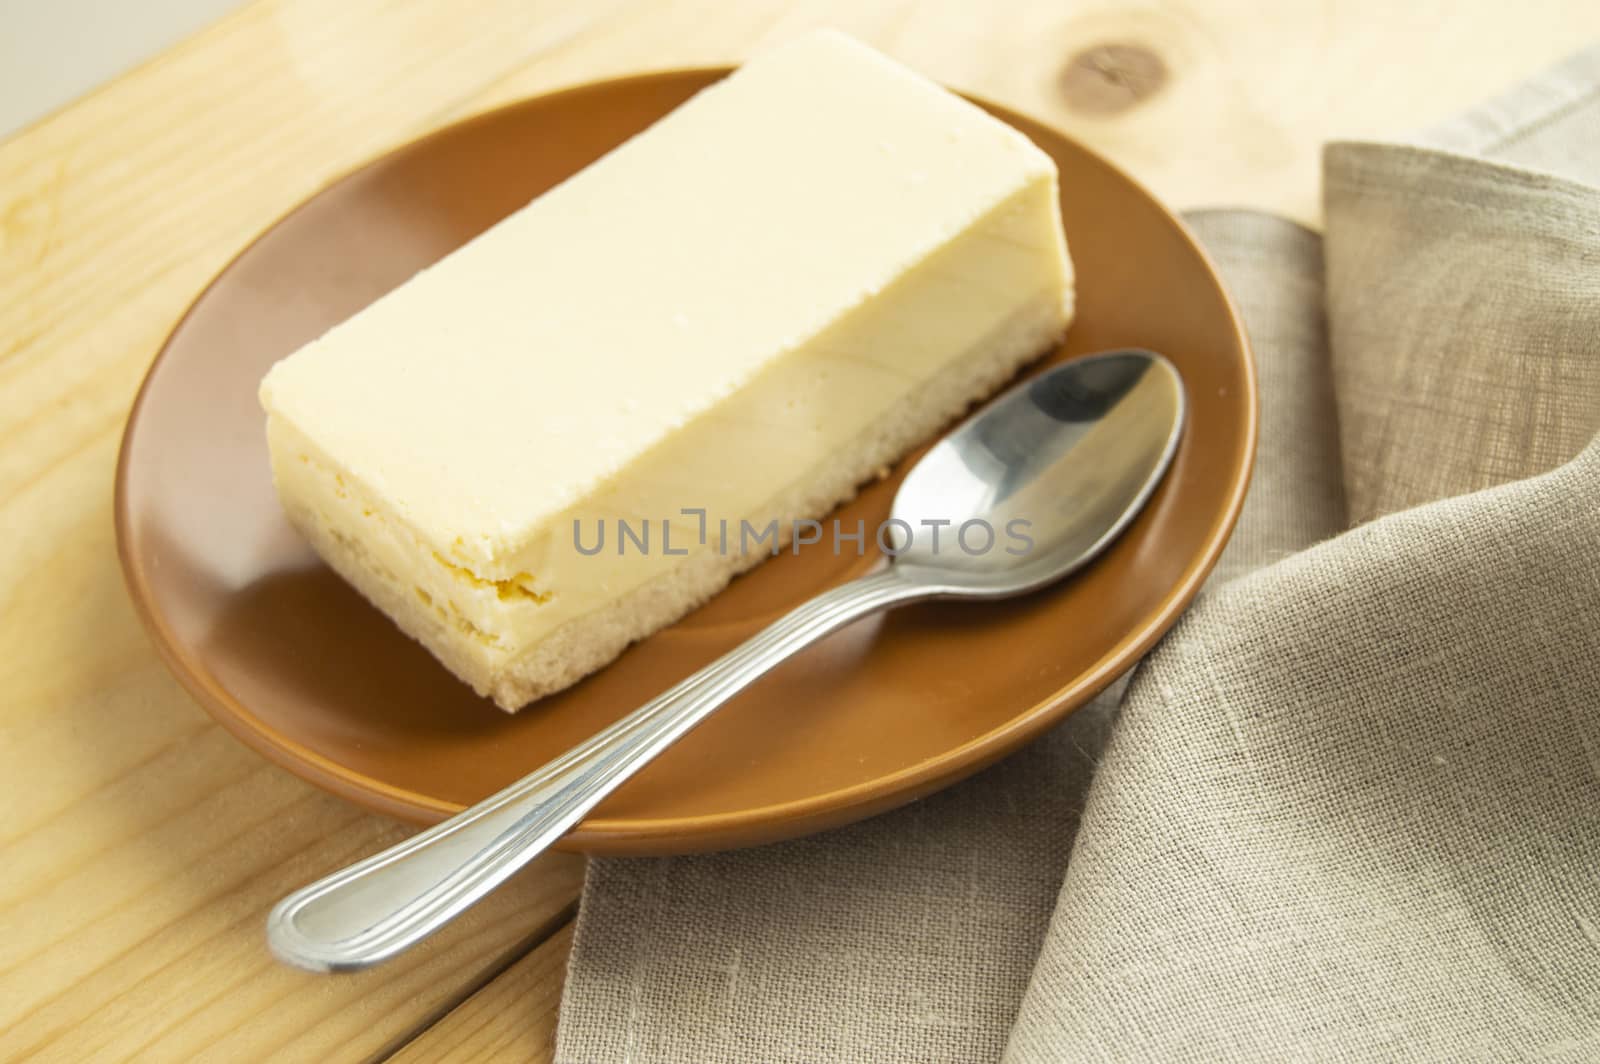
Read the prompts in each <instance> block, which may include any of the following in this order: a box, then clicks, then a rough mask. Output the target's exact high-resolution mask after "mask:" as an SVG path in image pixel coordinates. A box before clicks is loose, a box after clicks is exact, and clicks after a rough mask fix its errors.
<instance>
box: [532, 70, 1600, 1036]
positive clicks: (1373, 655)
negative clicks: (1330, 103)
mask: <svg viewBox="0 0 1600 1064" xmlns="http://www.w3.org/2000/svg"><path fill="white" fill-rule="evenodd" d="M1324 184H1325V197H1326V210H1325V215H1326V221H1325V226H1326V235H1325V237H1322V238H1319V237H1318V236H1317V235H1315V234H1313V233H1311V232H1309V231H1307V230H1305V229H1302V228H1300V227H1298V226H1295V225H1293V224H1291V223H1289V222H1286V221H1283V220H1280V219H1276V218H1272V217H1269V216H1265V215H1261V214H1255V213H1250V212H1240V211H1207V212H1199V213H1196V214H1193V215H1191V216H1190V217H1189V222H1190V224H1191V225H1192V226H1193V227H1194V229H1195V231H1196V232H1197V233H1198V235H1199V236H1200V238H1201V239H1202V241H1203V242H1204V243H1205V244H1206V245H1207V246H1208V248H1209V249H1210V250H1211V252H1212V254H1213V255H1214V256H1215V257H1216V259H1217V261H1218V264H1219V266H1220V268H1221V269H1222V271H1223V273H1224V274H1225V275H1226V277H1227V279H1228V281H1229V283H1230V286H1231V287H1232V290H1233V292H1234V294H1235V297H1236V298H1237V300H1238V301H1239V304H1240V307H1241V310H1242V312H1243V315H1244V318H1245V321H1246V324H1247V327H1248V328H1249V330H1250V332H1251V336H1252V340H1253V342H1254V344H1255V348H1256V354H1257V358H1258V361H1259V368H1260V374H1261V390H1262V418H1263V424H1262V434H1261V442H1260V453H1259V458H1258V464H1257V470H1256V476H1255V482H1254V486H1253V488H1252V491H1251V494H1250V497H1249V499H1248V501H1247V503H1246V507H1245V511H1244V514H1243V516H1242V517H1241V520H1240V523H1239V528H1238V532H1237V533H1236V535H1235V537H1234V540H1233V541H1232V543H1231V544H1230V546H1229V548H1228V551H1227V553H1226V555H1225V556H1224V558H1223V561H1222V564H1221V565H1220V566H1219V568H1218V571H1217V572H1216V574H1215V575H1214V576H1213V578H1212V581H1211V583H1210V584H1209V585H1208V588H1207V590H1206V592H1205V593H1204V594H1203V595H1202V596H1201V598H1200V599H1199V600H1198V601H1197V603H1196V604H1195V606H1194V607H1193V608H1192V609H1191V610H1190V611H1189V613H1188V614H1187V615H1186V616H1185V618H1184V619H1183V620H1182V621H1181V622H1180V623H1179V624H1178V626H1177V627H1175V628H1174V630H1173V631H1172V632H1171V633H1170V634H1169V635H1168V637H1167V638H1166V639H1165V640H1164V641H1163V642H1162V644H1161V645H1160V646H1159V647H1158V648H1157V649H1156V651H1155V652H1154V653H1153V654H1152V655H1151V656H1150V657H1149V658H1148V659H1147V660H1146V661H1145V662H1144V663H1143V664H1142V665H1141V667H1140V668H1139V669H1138V670H1137V672H1136V674H1135V676H1134V677H1133V679H1132V681H1131V683H1129V684H1126V685H1124V686H1122V687H1119V688H1118V689H1115V690H1113V691H1112V692H1109V693H1108V694H1107V695H1105V696H1102V698H1101V699H1100V700H1098V701H1097V702H1096V703H1095V704H1093V705H1091V706H1089V707H1086V708H1085V709H1083V710H1082V711H1080V712H1079V713H1077V714H1075V715H1074V716H1073V717H1071V718H1069V719H1068V720H1067V721H1065V722H1064V723H1063V724H1062V725H1061V726H1060V727H1059V728H1057V729H1056V730H1055V731H1054V732H1052V733H1051V734H1050V735H1048V736H1046V737H1045V738H1043V739H1041V740H1040V741H1038V742H1036V743H1035V744H1033V745H1032V746H1030V747H1029V748H1027V749H1025V750H1024V751H1022V752H1020V753H1019V754H1017V755H1015V756H1013V757H1012V758H1010V759H1008V760H1007V761H1005V762H1003V763H1002V764H1000V765H998V766H996V767H995V768H992V769H990V770H988V771H987V772H985V773H983V774H981V775H979V776H977V777H975V778H974V779H972V780H970V781H968V782H967V783H965V784H962V785H960V786H957V787H955V788H952V789H950V790H948V791H946V792H944V793H943V794H940V795H937V796H935V797H933V798H930V799H927V800H924V801H922V802H919V803H917V804H915V805H913V806H910V807H908V808H905V809H902V810H899V811H897V812H894V813H891V814H887V815H885V816H882V817H878V818H876V819H874V820H871V821H868V822H865V823H862V824H858V825H854V826H852V827H849V828H845V829H842V830H838V831H834V832H830V833H827V834H825V835H820V836H816V837H813V838H809V839H801V840H797V841H794V842H790V843H784V844H780V845H775V846H768V847H763V848H760V849H754V850H745V851H739V852H732V853H723V854H711V855H702V856H693V857H680V858H667V859H636V860H616V859H607V860H596V861H593V862H591V864H590V866H589V873H588V878H587V881H586V884H585V888H584V893H583V898H582V902H581V907H580V910H579V917H578V926H577V935H576V940H575V944H574V949H573V954H572V960H571V964H570V968H569V971H568V977H567V984H566V990H565V993H564V997H563V1002H562V1009H561V1026H560V1030H559V1035H558V1045H557V1059H559V1060H561V1061H565V1062H585V1064H587V1062H594V1061H613V1060H626V1061H696V1062H716V1061H751V1060H762V1061H855V1060H861V1061H878V1060H919V1061H982V1060H995V1059H1001V1058H1004V1059H1005V1060H1008V1061H1017V1062H1032V1061H1039V1060H1124V1059H1152V1060H1196V1061H1201V1060H1213V1059H1217V1058H1225V1057H1236V1058H1239V1057H1242V1058H1257V1059H1259V1058H1270V1059H1291V1058H1292V1059H1308V1060H1315V1059H1354V1060H1366V1059H1374V1058H1379V1059H1413V1060H1441V1059H1450V1060H1472V1059H1476V1060H1494V1061H1505V1060H1515V1059H1533V1058H1537V1059H1568V1060H1592V1059H1600V774H1597V770H1600V441H1597V442H1595V443H1592V444H1591V443H1590V440H1591V437H1593V435H1594V433H1595V431H1596V429H1597V428H1600V187H1597V186H1600V48H1596V49H1593V50H1591V51H1589V52H1586V53H1583V54H1581V55H1579V56H1577V57H1574V58H1573V59H1572V60H1570V61H1568V62H1567V63H1564V64H1562V65H1561V66H1560V67H1558V68H1556V69H1555V70H1553V71H1550V72H1548V73H1547V74H1545V75H1542V76H1541V77H1539V78H1536V79H1534V80H1532V81H1530V82H1529V83H1527V84H1525V85H1523V86H1520V87H1518V88H1517V89H1515V90H1513V91H1512V92H1510V93H1508V94H1506V95H1505V96H1503V97H1501V98H1498V99H1496V100H1494V101H1491V102H1490V103H1489V104H1486V105H1484V106H1482V107H1480V108H1478V109H1476V110H1474V111H1473V112H1471V113H1470V114H1468V115H1466V116H1463V117H1462V118H1460V119H1458V120H1456V121H1453V122H1450V123H1448V124H1446V125H1444V126H1440V127H1438V128H1436V129H1433V130H1430V131H1428V132H1427V133H1426V134H1424V135H1423V136H1421V137H1420V138H1418V140H1417V141H1416V142H1415V143H1412V144H1366V143H1341V144H1334V145H1330V146H1329V148H1328V150H1327V152H1326V155H1325V174H1324Z"/></svg>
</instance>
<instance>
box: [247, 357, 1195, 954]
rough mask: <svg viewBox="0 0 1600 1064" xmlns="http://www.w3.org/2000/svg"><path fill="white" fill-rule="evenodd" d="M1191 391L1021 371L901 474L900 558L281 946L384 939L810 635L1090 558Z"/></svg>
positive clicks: (519, 858)
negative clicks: (1022, 376) (1024, 377)
mask: <svg viewBox="0 0 1600 1064" xmlns="http://www.w3.org/2000/svg"><path fill="white" fill-rule="evenodd" d="M1184 408H1185V402H1184V395H1183V385H1182V381H1181V380H1180V378H1179V376H1178V373H1177V370H1175V369H1174V368H1173V367H1172V364H1171V363H1169V362H1168V361H1167V360H1166V359H1164V358H1162V357H1161V356H1160V355H1156V354H1153V353H1151V352H1148V351H1112V352H1106V353H1103V354H1099V355H1092V356H1089V357H1086V358H1080V359H1076V360H1074V361H1071V362H1068V363H1065V364H1063V365H1061V366H1058V367H1056V368H1054V369H1052V370H1050V371H1048V372H1046V373H1043V374H1040V375H1039V376H1037V377H1034V378H1033V379H1031V380H1028V381H1025V382H1023V383H1021V384H1019V385H1017V386H1016V387H1014V388H1012V389H1011V390H1010V391H1008V392H1006V393H1005V394H1004V395H1002V396H1000V397H999V398H998V399H996V400H994V401H993V402H992V403H990V404H989V405H988V406H986V407H984V408H983V410H981V411H979V412H978V413H977V414H976V415H974V416H973V417H971V418H969V419H968V420H967V421H966V422H965V423H963V424H962V425H961V426H960V427H958V428H957V429H955V431H953V432H952V433H950V435H949V436H947V437H946V438H945V439H944V440H942V441H941V442H940V443H938V444H937V445H936V446H935V447H934V448H933V449H932V450H931V451H929V452H928V454H927V455H926V456H925V457H924V458H923V459H922V460H921V461H920V462H918V463H917V465H916V468H914V469H913V470H912V471H911V473H910V475H909V476H907V477H906V480H905V483H904V484H902V485H901V487H900V492H899V494H898V495H896V496H895V501H894V509H893V518H892V519H891V521H890V523H889V525H888V527H889V529H890V533H889V536H890V539H889V542H891V543H892V544H893V549H892V551H890V552H889V553H891V554H892V557H893V560H892V563H891V564H890V565H888V566H887V567H885V568H883V569H880V570H878V571H876V572H873V573H871V574H869V575H867V576H864V577H861V578H860V579H857V580H854V581H852V582H850V583H848V584H844V585H841V586H840V587H836V588H834V589H833V590H831V591H826V592H824V593H822V594H821V595H818V596H817V597H816V598H814V599H812V600H810V601H809V602H806V603H805V604H804V605H802V606H800V607H798V608H796V609H795V610H794V611H793V612H791V613H789V614H788V615H786V616H784V617H783V618H782V619H780V620H778V621H776V622H775V623H773V624H772V625H771V626H770V627H768V628H767V629H765V630H764V631H762V632H760V633H759V634H757V635H756V636H754V637H753V638H751V639H750V640H749V641H747V642H746V643H744V644H743V645H741V646H739V647H737V648H735V649H734V650H733V651H731V652H729V653H728V654H726V655H724V656H723V657H721V658H719V659H718V660H717V661H715V662H713V663H711V664H710V665H708V666H706V667H705V668H704V669H701V670H700V671H699V672H697V673H695V674H694V675H693V676H690V677H689V678H688V679H686V680H684V681H683V682H682V683H680V684H678V685H677V686H676V687H674V688H672V689H671V690H669V691H667V692H666V693H665V694H663V695H661V696H660V697H658V698H656V699H655V700H654V701H652V702H649V703H647V704H645V705H644V706H642V707H641V708H639V709H637V710H635V711H634V712H632V713H631V714H629V715H628V716H626V717H624V718H622V719H621V720H620V721H618V722H617V723H616V724H613V725H612V726H611V727H609V728H607V729H605V730H604V731H602V732H600V733H598V734H597V735H595V736H594V737H593V738H591V739H589V740H588V741H586V742H584V743H582V744H581V745H579V746H577V747H575V748H574V749H572V750H570V751H568V752H567V753H566V754H563V755H562V756H561V757H559V758H557V759H556V760H554V761H552V762H550V763H549V764H547V765H545V766H544V767H542V768H540V769H537V770H535V771H534V772H533V773H532V774H531V775H529V776H527V777H525V778H523V779H522V780H521V781H519V782H517V783H514V784H512V785H511V786H509V787H507V788H506V789H505V790H503V791H501V792H500V793H498V794H496V795H494V796H493V797H490V798H487V799H485V800H483V801H482V802H479V803H478V804H477V805H475V806H473V807H472V808H470V809H467V810H465V811H463V812H461V813H458V814H457V815H456V816H453V817H451V818H450V819H449V820H446V821H444V822H443V823H442V824H439V825H437V826H435V827H433V828H430V829H428V830H427V831H423V832H421V833H419V834H417V835H414V836H412V837H411V838H409V839H407V840H405V841H404V842H402V843H399V844H398V845H396V846H393V847H391V848H390V849H388V850H385V851H384V852H383V853H380V854H377V855H375V856H372V857H369V858H367V859H365V860H363V861H360V862H358V863H356V864H354V865H351V866H350V867H349V868H346V869H345V870H343V871H342V872H336V873H334V874H333V875H331V876H328V877H327V878H326V879H323V880H320V881H318V882H316V883H313V884H311V885H310V886H309V887H306V888H304V889H302V890H298V891H296V892H295V893H293V894H291V895H289V896H288V897H287V898H285V899H283V901H281V902H279V903H278V905H277V907H276V908H274V909H273V910H272V914H271V915H270V916H269V917H268V918H267V938H268V941H269V942H270V943H271V946H272V949H273V951H274V952H276V953H277V955H278V956H279V957H281V958H282V959H283V960H285V961H287V962H289V963H290V964H294V965H298V966H300V967H302V968H309V969H312V970H314V971H348V970H354V969H359V968H365V967H367V966H368V965H371V964H375V963H377V962H378V961H381V960H385V959H387V958H389V957H392V956H394V955H395V954H396V953H399V952H400V951H401V950H403V949H405V948H406V947H408V946H411V945H414V944H416V943H417V942H419V941H421V940H422V939H424V938H426V937H427V936H428V935H430V934H432V933H433V932H434V931H436V930H438V929H439V928H440V927H441V926H443V925H444V924H445V923H446V922H448V921H449V920H451V919H452V918H454V917H455V916H458V915H460V913H461V912H462V911H464V910H465V909H466V908H467V907H468V906H470V905H472V904H473V903H474V902H476V901H477V900H478V899H480V898H482V897H483V896H484V895H485V894H487V893H489V891H491V890H493V889H494V888H495V887H496V886H498V885H499V884H501V883H502V882H504V881H505V880H506V879H507V878H508V877H509V876H511V874H512V873H514V872H516V871H517V869H519V868H521V867H522V866H523V865H525V864H527V863H528V862H529V861H530V860H532V859H533V858H534V857H536V856H537V855H538V854H540V853H542V852H543V851H544V850H545V849H546V848H548V847H549V846H550V845H551V844H552V843H554V842H555V841H556V840H557V839H559V838H560V837H561V836H562V835H564V834H566V832H568V831H570V830H571V829H572V828H573V827H574V826H575V825H576V824H577V823H578V822H579V821H580V820H582V819H583V817H584V816H585V815H586V814H587V813H589V811H590V810H592V809H593V808H594V807H595V806H597V805H599V804H600V802H601V801H602V800H603V799H604V798H605V797H606V796H607V795H609V794H610V793H611V792H612V791H614V790H616V788H617V787H619V786H621V784H622V783H623V782H624V781H626V780H627V779H628V778H629V777H630V776H632V775H633V774H634V773H635V772H637V771H638V770H639V769H640V768H642V767H643V766H644V765H646V764H647V763H649V762H650V760H651V759H652V758H654V757H655V756H656V755H657V754H659V753H661V751H663V750H665V749H666V748H667V747H669V746H671V745H672V744H673V743H675V742H677V741H678V739H679V738H681V737H682V736H683V735H684V734H685V733H686V732H688V731H689V730H690V729H691V728H693V727H694V726H695V725H697V724H699V723H700V722H701V721H702V720H704V719H705V718H706V717H707V716H709V715H710V714H711V713H712V711H713V710H715V709H716V708H717V707H718V706H720V705H722V703H724V702H726V701H727V700H728V699H729V698H731V697H733V696H734V695H735V694H737V693H738V692H739V691H741V690H743V689H744V688H745V687H747V686H749V685H750V684H751V683H753V682H754V681H755V680H756V679H757V678H759V677H760V676H762V675H763V674H765V673H766V672H767V671H769V670H770V669H772V668H773V667H774V666H775V665H777V664H778V663H779V662H781V661H783V660H784V659H785V658H787V657H788V656H789V655H791V654H793V653H795V652H796V651H798V650H800V649H801V648H802V647H805V646H806V645H808V644H810V643H812V642H813V641H815V640H817V639H820V638H822V637H823V636H825V635H827V634H828V633H829V632H832V631H834V630H835V629H838V628H840V627H842V626H844V625H846V624H849V623H850V622H851V621H854V620H857V619H858V618H860V617H863V616H865V615H867V614H870V613H874V612H876V611H878V610H883V609H888V608H889V607H891V606H898V605H901V604H902V603H906V602H912V601H916V600H919V599H933V598H945V599H950V598H976V599H996V598H1005V597H1007V596H1011V595H1020V594H1022V593H1024V592H1027V591H1032V590H1034V589H1036V588H1040V587H1043V586H1044V585H1046V584H1049V583H1052V582H1053V581H1056V580H1059V579H1060V578H1062V577H1063V576H1066V575H1067V574H1068V573H1071V572H1072V571H1074V570H1075V569H1078V568H1080V567H1081V566H1083V565H1084V564H1085V563H1087V562H1088V561H1089V560H1090V559H1092V558H1094V557H1095V556H1096V555H1097V554H1099V553H1100V552H1101V551H1102V550H1103V549H1104V548H1105V547H1106V545H1107V544H1109V543H1110V542H1111V541H1112V540H1113V539H1114V538H1116V536H1117V535H1118V533H1120V532H1121V531H1122V530H1123V529H1124V528H1126V527H1127V526H1128V523H1129V522H1130V521H1132V520H1133V518H1134V516H1135V515H1136V514H1138V512H1139V510H1140V509H1141V508H1142V507H1143V506H1144V504H1145V502H1146V500H1148V499H1149V498H1150V495H1151V493H1152V492H1153V491H1154V490H1155V487H1156V484H1157V483H1158V482H1159V481H1160V480H1161V476H1162V474H1163V473H1164V472H1165V471H1166V469H1167V466H1168V465H1169V464H1170V462H1171V460H1172V455H1173V453H1174V452H1175V451H1176V449H1177V445H1178V437H1179V435H1180V433H1181V431H1182V427H1183V421H1184ZM896 522H898V523H896ZM963 529H965V533H964V534H963V531H962V530H963ZM985 529H987V531H985ZM934 531H937V532H939V533H941V534H940V535H938V537H937V538H935V537H934V536H933V535H932V533H933V532H934Z"/></svg>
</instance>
